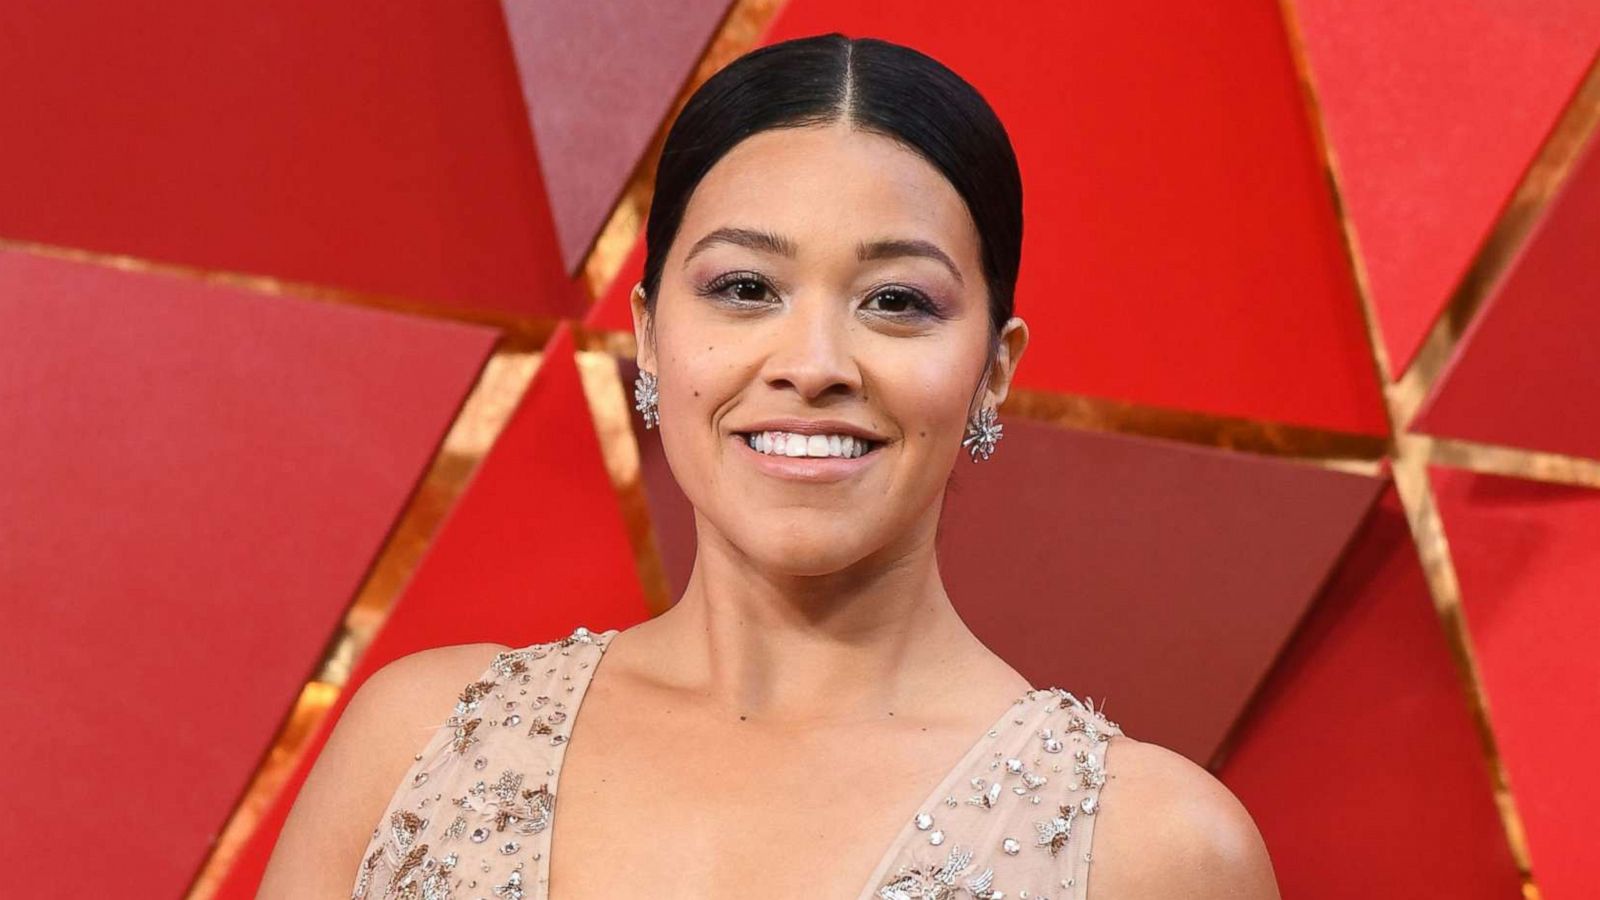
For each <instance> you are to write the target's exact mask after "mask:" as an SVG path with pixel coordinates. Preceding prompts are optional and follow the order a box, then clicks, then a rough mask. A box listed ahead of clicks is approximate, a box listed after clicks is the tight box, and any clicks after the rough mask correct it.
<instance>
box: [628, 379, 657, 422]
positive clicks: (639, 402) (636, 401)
mask: <svg viewBox="0 0 1600 900" xmlns="http://www.w3.org/2000/svg"><path fill="white" fill-rule="evenodd" d="M659 397H660V395H659V394H658V393H657V391H656V376H655V375H652V374H651V373H650V372H648V371H646V370H644V369H640V370H639V377H638V378H635V379H634V380H633V408H634V409H637V410H638V411H639V412H641V413H644V427H646V428H654V427H655V426H656V425H657V424H659V423H660V422H661V410H660V409H659V408H657V406H656V401H657V400H658V399H659Z"/></svg>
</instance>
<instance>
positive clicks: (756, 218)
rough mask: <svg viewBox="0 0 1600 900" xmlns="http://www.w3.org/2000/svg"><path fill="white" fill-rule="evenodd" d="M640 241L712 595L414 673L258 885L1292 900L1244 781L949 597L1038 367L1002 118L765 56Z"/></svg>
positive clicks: (342, 890) (871, 74)
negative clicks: (944, 549) (1167, 740)
mask: <svg viewBox="0 0 1600 900" xmlns="http://www.w3.org/2000/svg"><path fill="white" fill-rule="evenodd" d="M646 238H647V249H648V258H647V261H646V265H645V274H644V278H643V280H642V281H641V282H640V283H639V284H638V285H637V286H636V287H635V290H634V295H633V316H634V326H635V333H636V334H637V335H638V336H639V342H638V357H637V362H638V364H639V367H640V369H641V373H642V374H641V375H640V381H639V383H638V384H637V385H636V391H637V394H636V396H637V399H638V405H639V409H640V410H641V411H642V412H643V413H644V414H645V417H646V424H647V425H659V428H660V433H661V440H662V444H663V448H664V450H665V453H666V456H667V459H668V461H669V463H670V465H671V468H672V471H673V474H674V476H675V477H676V478H677V480H678V482H679V484H680V485H682V487H683V490H684V493H685V494H686V495H687V496H688V498H689V500H690V501H691V502H692V504H693V506H694V511H695V524H696V528H697V553H696V558H695V563H694V569H693V572H692V574H691V576H690V578H689V581H688V584H687V587H686V588H685V590H684V593H683V596H682V597H681V598H680V599H679V600H678V601H677V603H676V605H674V606H673V607H672V608H671V609H670V610H668V611H667V612H665V613H663V614H661V615H660V616H658V617H656V618H654V619H652V620H650V621H648V622H645V623H642V624H640V625H637V626H634V627H632V628H629V629H626V630H624V631H620V632H618V631H607V632H603V633H591V632H588V631H586V630H584V629H579V630H578V631H577V632H575V633H573V634H572V635H569V636H567V637H564V638H562V639H561V640H558V641H550V642H546V643H541V644H536V645H533V646H531V647H525V648H521V649H519V650H512V649H511V648H508V647H506V646H502V645H498V644H482V645H471V646H456V647H443V648H439V649H435V650H430V651H426V652H423V653H418V654H415V655H412V656H408V657H406V658H404V659H401V660H398V661H396V662H393V663H391V664H389V665H388V666H386V667H384V668H383V669H382V670H381V671H379V672H378V673H376V674H375V675H374V676H373V677H372V678H371V679H370V680H368V681H367V682H366V683H365V684H364V685H363V686H362V687H361V689H360V690H359V691H358V692H357V693H356V695H355V696H354V698H353V699H352V701H351V703H350V706H349V708H348V709H347V710H346V711H345V713H344V715H343V716H342V718H341V719H340V721H339V724H338V726H337V727H336V729H335V730H334V732H333V735H332V737H331V739H330V741H329V743H328V745H327V747H326V749H325V750H324V751H323V752H322V755H321V757H320V758H319V760H318V762H317V764H316V766H315V768H314V769H313V770H312V772H311V775H310V777H309V779H308V780H307V782H306V784H305V787H304V789H303V790H302V791H301V794H300V796H299V798H298V800H297V801H296V803H295V806H294V809H293V811H292V813H291V814H290V816H289V820H288V823H287V825H286V826H285V829H284V832H283V835H282V837H281V838H280V840H279V844H278V847H277V849H276V851H275V854H274V856H273V859H272V862H271V865H270V866H269V869H268V871H267V874H266V878H265V880H264V882H263V885H262V891H261V896H263V897H269V898H279V897H282V898H304V897H333V896H344V895H347V894H350V893H351V891H352V886H354V896H356V897H360V898H389V897H415V898H445V897H451V898H478V897H486V898H511V900H521V898H529V900H544V898H555V900H590V898H622V897H650V898H678V897H682V898H690V897H693V898H697V900H704V898H735V897H738V898H749V897H762V898H774V897H795V898H800V897H805V898H818V897H827V898H834V897H839V898H861V900H866V898H875V897H876V898H888V900H897V898H922V897H942V898H958V897H960V898H966V897H985V898H999V897H1008V898H1021V897H1028V898H1058V900H1060V898H1072V897H1077V898H1083V897H1085V896H1091V897H1093V898H1094V900H1122V898H1144V897H1162V898H1196V900H1199V898H1213V897H1214V898H1221V897H1229V898H1251V900H1255V898H1262V900H1265V898H1272V897H1276V896H1277V892H1276V888H1275V885H1274V881H1273V877H1272V873H1271V867H1270V864H1269V862H1268V859H1267V856H1266V852H1265V850H1264V848H1263V846H1262V843H1261V839H1260V836H1259V834H1258V833H1257V831H1256V829H1255V827H1254V825H1253V823H1252V822H1251V820H1250V817H1249V816H1248V814H1247V813H1246V812H1245V811H1244V809H1243V808H1242V807H1241V805H1240V804H1239V803H1238V801H1237V800H1236V799H1235V798H1234V797H1233V795H1232V794H1230V793H1229V792H1228V791H1227V789H1226V788H1224V787H1223V786H1222V785H1221V784H1220V783H1218V782H1217V781H1216V780H1215V779H1213V778H1212V777H1211V776H1210V775H1209V774H1207V773H1206V772H1205V771H1204V770H1203V769H1201V768H1200V767H1198V766H1196V765H1194V764H1193V763H1191V762H1189V761H1188V760H1186V759H1184V758H1183V757H1181V756H1179V755H1177V754H1176V753H1173V752H1171V751H1168V750H1165V749H1163V748H1161V747H1159V746H1157V745H1155V744H1151V743H1146V742H1141V741H1137V740H1134V739H1132V738H1129V737H1126V736H1124V735H1123V734H1122V732H1121V729H1120V728H1119V727H1118V726H1117V725H1116V723H1114V722H1111V721H1110V720H1108V719H1106V718H1105V716H1104V715H1102V714H1101V712H1100V711H1099V710H1097V709H1095V708H1094V707H1093V706H1092V705H1089V704H1086V703H1083V702H1080V701H1079V700H1078V698H1076V697H1074V696H1073V695H1072V694H1071V693H1069V692H1067V691H1064V690H1060V689H1057V688H1046V689H1035V688H1034V687H1033V686H1032V685H1030V684H1029V683H1028V682H1027V681H1026V680H1025V679H1024V678H1023V677H1022V676H1021V675H1019V674H1018V673H1017V672H1016V671H1015V670H1014V669H1013V668H1012V667H1011V666H1009V665H1007V664H1006V662H1005V661H1004V660H1002V659H1000V658H998V657H997V656H995V655H994V654H993V653H991V652H990V651H989V650H988V649H987V648H986V647H985V646H984V645H983V644H982V643H980V642H979V641H978V639H977V638H976V637H974V635H973V634H972V633H971V632H970V631H969V630H968V629H967V628H966V626H965V625H964V624H963V623H962V621H961V619H960V618H959V617H958V616H957V614H956V612H955V610H954V608H953V607H952V605H951V602H950V599H949V597H948V596H947V595H946V594H945V591H944V588H943V586H942V584H941V582H940V577H939V570H938V565H937V561H936V558H935V553H934V536H935V532H936V530H937V526H938V521H939V512H940V507H941V505H942V501H943V494H944V490H945V485H946V481H947V479H948V478H949V476H950V473H951V469H952V467H953V465H954V464H955V462H956V460H957V458H958V456H959V455H960V454H961V453H962V452H963V449H965V451H966V452H967V453H968V454H969V455H970V456H971V458H972V459H973V460H974V461H982V460H983V459H985V458H987V456H988V454H989V453H991V452H995V451H996V441H997V440H998V439H999V438H1000V435H1001V430H1000V428H999V426H998V424H997V423H996V422H995V421H994V418H993V411H994V410H995V408H996V407H997V406H998V405H999V404H1000V403H1001V402H1002V401H1003V400H1004V399H1005V396H1006V393H1007V390H1008V388H1009V385H1010V384H1011V380H1012V376H1013V375H1014V373H1015V371H1016V367H1017V364H1018V362H1019V361H1020V359H1021V357H1022V353H1023V350H1024V348H1025V347H1026V346H1027V343H1028V331H1027V327H1026V325H1025V324H1024V323H1023V321H1022V319H1020V318H1017V317H1014V316H1013V315H1012V292H1013V288H1014V285H1015V283H1016V276H1017V270H1018V265H1019V258H1020V253H1021V240H1022V188H1021V181H1020V176H1019V172H1018V168H1017V163H1016V159H1015V157H1014V155H1013V153H1012V150H1011V146H1010V143H1009V140H1008V139H1007V137H1006V134H1005V130H1004V128H1003V127H1002V126H1001V124H1000V122H999V120H998V119H997V118H996V117H995V115H994V113H993V111H992V110H991V109H990V108H989V106H988V105H987V104H986V103H985V102H984V101H983V99H982V98H981V97H980V96H979V95H978V94H977V92H976V91H975V90H974V89H973V88H972V87H971V86H970V85H968V84H967V83H966V82H964V81H962V80H961V79H960V78H959V77H958V76H956V75H955V74H954V73H952V72H951V71H949V70H948V69H946V68H945V67H944V66H942V65H940V64H939V63H937V62H935V61H934V60H932V59H930V58H928V57H927V56H924V55H922V54H920V53H917V52H916V51H913V50H910V49H907V48H905V47H901V46H897V45H894V44H891V43H886V42H883V41H878V40H872V39H865V38H863V39H857V40H850V39H847V38H845V37H844V36H842V35H839V34H830V35H823V36H817V37H811V38H806V39H802V40H795V41H789V42H786V43H781V44H776V45H773V46H769V47H766V48H763V49H759V50H756V51H754V52H752V53H749V54H747V55H746V56H744V57H743V58H741V59H739V60H738V61H736V62H734V63H733V64H732V65H730V66H728V67H727V68H725V69H723V70H722V71H721V72H719V73H718V74H717V75H715V76H714V77H712V78H711V79H710V80H709V81H707V82H706V84H705V85H704V86H703V87H701V88H700V89H699V90H698V91H697V92H696V93H695V95H694V96H693V98H692V99H691V100H690V102H689V103H688V105H687V106H686V107H685V109H684V110H683V112H682V114H681V115H680V116H679V118H678V119H677V121H676V122H675V123H674V125H673V127H672V129H671V132H670V134H669V136H668V139H667V142H666V145H665V148H664V150H663V153H662V157H661V161H660V167H659V171H658V175H657V181H656V191H655V198H654V203H653V205H652V207H651V210H650V218H649V223H648V226H647V232H646ZM602 654H603V656H602ZM602 659H603V660H604V665H603V666H602V665H600V663H601V661H602ZM580 704H581V709H582V717H581V722H582V727H581V728H575V725H576V724H577V722H578V721H580V719H579V717H578V716H577V712H578V710H579V708H580ZM441 723H443V725H442V727H441ZM557 797H559V798H560V803H559V804H557V803H556V799H557ZM558 809H559V811H560V815H559V816H556V815H555V812H556V810H558ZM557 823H559V825H560V828H559V831H557V829H556V828H555V825H556V824H557ZM558 833H559V835H560V839H559V841H555V840H553V839H554V836H555V835H556V834H558ZM1091 841H1092V851H1093V852H1092V854H1091V852H1090V850H1091ZM1091 860H1092V861H1093V873H1094V878H1093V882H1092V892H1091V887H1090V881H1089V877H1088V875H1089V865H1090V862H1091Z"/></svg>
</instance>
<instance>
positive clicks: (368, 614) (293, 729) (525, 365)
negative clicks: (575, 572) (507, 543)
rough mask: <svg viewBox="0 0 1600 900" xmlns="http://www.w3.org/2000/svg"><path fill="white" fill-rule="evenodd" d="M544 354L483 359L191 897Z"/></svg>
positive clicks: (215, 870) (246, 828) (516, 346)
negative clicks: (477, 372) (419, 479)
mask: <svg viewBox="0 0 1600 900" xmlns="http://www.w3.org/2000/svg"><path fill="white" fill-rule="evenodd" d="M542 360H543V352H542V351H541V350H540V349H538V345H537V344H536V343H534V342H533V341H531V340H527V339H523V338H518V337H515V336H512V337H508V338H505V339H503V340H502V341H501V343H500V345H499V346H498V347H497V348H496V350H495V352H494V354H493V356H491V357H490V359H489V360H488V362H487V363H486V364H485V365H484V367H483V371H482V372H481V373H479V376H478V381H477V384H475V385H474V386H473V388H472V391H471V392H470V393H469V394H468V396H467V399H466V401H465V402H464V403H463V404H462V406H461V410H460V412H459V413H458V414H457V415H456V419H455V422H454V423H453V424H452V425H451V426H450V430H449V432H448V434H447V435H446V436H445V439H444V441H443V443H441V444H440V446H439V449H438V452H437V453H436V454H435V455H434V458H433V461H432V462H431V463H430V464H429V466H428V469H427V472H426V474H424V475H423V477H422V480H421V481H420V482H419V484H418V486H417V488H416V490H415V491H414V492H413V493H412V495H411V498H410V500H409V501H408V502H407V504H406V507H405V509H404V510H403V511H402V512H401V514H400V516H399V518H398V519H397V520H396V522H395V526H394V529H393V530H392V531H391V532H390V533H389V536H388V539H387V540H386V541H385V543H384V546H383V548H382V550H381V551H380V552H379V553H378V555H377V558H376V559H375V561H374V563H373V566H372V568H371V569H370V570H369V571H368V573H367V576H366V578H365V579H364V580H363V582H362V585H361V588H360V590H359V591H358V592H357V594H356V598H355V600H354V602H353V603H351V605H350V607H349V608H348V610H347V611H346V612H345V616H344V621H343V622H342V624H341V625H340V627H339V630H338V632H337V633H335V634H334V635H333V636H332V639H331V640H330V641H329V643H328V645H327V649H326V650H325V651H324V652H323V655H322V660H321V662H320V663H319V665H318V669H317V675H316V677H315V678H314V679H313V680H312V681H311V682H309V683H308V684H307V685H306V686H305V688H304V690H302V691H301V694H300V698H299V700H298V701H297V702H296V703H295V706H294V709H293V710H291V711H290V713H289V716H288V718H287V719H285V721H284V723H283V725H282V726H281V727H280V728H279V730H278V734H277V736H276V737H275V738H274V739H273V742H272V746H271V748H270V749H269V750H268V751H267V753H266V755H265V756H264V757H263V759H262V761H261V764H260V765H259V766H258V767H257V769H256V773H255V776H254V777H253V778H252V779H251V781H250V784H249V786H248V787H247V788H246V789H245V791H244V794H243V795H242V797H241V798H240V800H239V803H238V805H237V806H236V807H235V809H234V811H233V814H232V815H231V816H230V817H229V819H228V822H227V824H226V825H225V826H224V827H223V830H222V833H221V835H220V836H219V837H218V839H217V842H216V844H215V846H214V847H213V849H212V852H211V854H210V856H209V857H208V858H207V860H206V862H205V864H204V866H202V868H201V870H200V872H199V874H198V875H197V876H196V878H195V881H194V884H193V885H192V886H191V887H190V889H189V892H188V895H187V897H188V900H209V898H210V897H212V896H213V895H215V893H216V891H217V889H218V888H219V887H220V886H221V884H222V881H223V879H224V878H225V877H226V876H227V873H228V869H229V868H230V867H231V866H232V864H233V861H234V859H235V858H237V856H238V854H239V851H240V850H241V849H242V848H243V847H244V845H245V844H246V843H247V842H248V841H249V840H250V835H251V834H252V833H253V832H254V831H255V828H256V824H257V823H258V822H259V821H260V820H261V816H262V815H263V814H265V812H266V811H267V810H268V809H269V808H270V807H271V806H272V803H273V802H274V800H275V799H276V797H277V796H278V793H279V792H280V791H281V790H282V788H283V785H284V784H285V782H286V781H287V780H288V778H289V776H290V775H291V774H292V773H293V772H294V770H295V767H296V766H298V765H299V763H300V760H301V757H302V756H303V755H304V752H305V750H306V741H307V740H308V739H309V738H310V737H311V735H313V734H315V733H316V730H317V727H318V725H319V724H320V723H321V722H322V720H323V719H324V718H325V717H326V716H327V714H328V712H329V711H330V710H331V709H332V707H333V704H334V702H335V701H336V700H337V699H338V696H339V692H340V691H341V690H343V688H344V686H345V685H346V683H347V682H348V681H349V678H350V673H351V671H352V670H353V669H354V667H355V665H356V663H357V661H358V660H360V658H361V655H362V653H363V652H365V651H366V649H367V647H368V645H369V644H371V643H372V639H373V637H374V636H375V635H376V634H377V633H378V630H379V629H380V628H382V627H383V624H384V623H385V622H386V621H387V620H388V618H389V613H390V612H391V611H392V609H393V608H394V604H395V601H396V600H397V599H399V596H400V592H401V590H402V589H404V587H405V585H406V584H407V583H408V582H410V580H411V577H412V575H413V574H415V572H416V570H417V566H418V565H419V564H420V563H421V561H422V558H423V556H424V555H425V554H426V553H427V549H428V547H429V545H430V544H431V543H432V542H433V538H434V536H435V534H436V533H437V532H438V529H439V526H440V525H441V524H442V523H443V522H444V520H445V518H446V517H447V516H448V514H449V512H450V510H451V508H453V507H454V506H455V503H456V501H457V499H459V497H460V496H461V494H462V492H463V491H464V490H465V489H466V487H467V484H468V483H469V482H470V481H471V479H472V475H473V473H474V472H476V471H477V468H478V466H479V465H480V464H481V463H482V462H483V459H484V457H485V456H487V455H488V452H489V450H490V449H491V448H492V447H493V446H494V443H495V441H496V440H497V439H498V438H499V436H500V433H501V431H503V430H504V428H505V425H506V423H507V421H509V420H510V418H511V414H512V412H513V411H514V410H515V409H516V408H517V405H518V404H519V403H520V402H521V401H522V396H523V394H524V393H526V392H527V389H528V386H529V384H530V383H532V381H533V377H534V375H535V374H536V373H537V372H538V370H539V365H540V363H541V362H542Z"/></svg>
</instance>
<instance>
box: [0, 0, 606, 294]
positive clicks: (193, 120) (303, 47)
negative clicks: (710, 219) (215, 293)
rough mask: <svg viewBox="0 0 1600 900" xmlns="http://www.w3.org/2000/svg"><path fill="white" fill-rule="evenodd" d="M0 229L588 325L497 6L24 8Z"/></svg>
mask: <svg viewBox="0 0 1600 900" xmlns="http://www.w3.org/2000/svg"><path fill="white" fill-rule="evenodd" d="M0 46H4V47H5V50H4V52H0V84H3V85H6V86H7V88H6V90H5V91H4V94H3V98H4V99H3V100H0V117H3V120H4V122H5V137H4V139H3V140H0V172H4V173H5V190H3V191H0V237H5V238H11V239H17V240H27V241H39V242H43V243H47V244H56V245H64V246H70V247H81V248H87V249H91V250H96V251H103V252H111V253H119V254H130V255H134V256H138V257H142V258H146V259H152V260H159V261H164V262H175V263H184V264H189V265H194V266H199V267H201V268H206V269H221V270H226V271H236V272H249V273H257V274H263V275H270V276H275V277H278V278H285V279H290V280H296V281H306V282H312V283H316V284H323V285H335V286H340V287H344V288H351V289H355V290H360V291H371V292H377V293H382V294H394V295H400V296H404V297H408V298H413V299H416V300H422V301H426V302H430V303H435V304H439V305H442V306H449V307H453V308H457V309H473V310H488V311H497V312H502V313H515V314H549V315H557V314H569V315H571V314H577V313H578V312H580V311H581V310H582V309H583V307H584V299H583V292H582V289H581V287H580V286H579V285H576V284H574V283H573V282H572V281H571V280H570V279H569V278H568V277H567V275H566V269H565V267H564V266H563V265H562V262H561V255H560V252H559V249H558V245H557V242H556V237H555V230H554V226H553V224H552V222H551V219H550V212H549V208H548V202H547V200H546V198H545V195H544V186H543V183H542V182H541V180H540V177H539V160H538V156H537V154H536V152H535V150H534V144H533V138H532V136H531V135H530V134H529V131H528V120H527V115H526V109H525V107H524V106H523V104H522V100H521V96H520V92H519V88H518V80H517V71H516V65H515V62H514V60H513V57H512V53H511V44H510V40H509V39H508V37H507V35H506V29H505V22H504V19H503V18H502V16H501V14H500V7H499V4H497V3H493V2H489V0H477V2H468V3H387V2H380V0H357V2H339V3H253V4H243V5H229V6H228V7H221V6H218V5H217V4H215V3H209V2H204V0H171V2H164V3H161V4H159V5H157V6H155V7H151V6H148V5H142V4H125V3H89V4H84V3H58V2H54V0H18V2H10V3H6V4H5V5H4V8H3V11H0Z"/></svg>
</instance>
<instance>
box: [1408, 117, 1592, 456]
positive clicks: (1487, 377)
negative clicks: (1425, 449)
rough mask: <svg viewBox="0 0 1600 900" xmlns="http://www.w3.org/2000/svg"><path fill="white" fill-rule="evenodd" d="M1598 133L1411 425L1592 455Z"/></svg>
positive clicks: (1447, 434)
mask: <svg viewBox="0 0 1600 900" xmlns="http://www.w3.org/2000/svg"><path fill="white" fill-rule="evenodd" d="M1596 248H1600V131H1596V132H1595V133H1594V134H1591V135H1590V138H1589V143H1588V147H1587V149H1586V150H1585V151H1584V155H1583V157H1582V158H1581V159H1580V160H1579V161H1578V162H1577V163H1576V165H1575V168H1574V170H1573V171H1572V173H1571V175H1570V177H1569V178H1568V180H1567V183H1566V185H1565V187H1564V188H1563V189H1562V192H1561V193H1560V194H1559V195H1558V196H1557V197H1556V198H1555V199H1553V200H1552V201H1551V202H1550V206H1549V208H1548V209H1547V210H1546V211H1545V216H1544V219H1543V220H1542V221H1541V222H1540V223H1539V226H1538V227H1537V228H1536V229H1535V230H1534V232H1533V233H1532V234H1531V235H1529V237H1528V243H1527V244H1526V245H1525V246H1524V248H1523V250H1522V252H1521V253H1520V254H1519V255H1518V257H1517V259H1516V260H1515V261H1514V262H1513V263H1512V268H1511V270H1510V271H1509V272H1508V273H1507V274H1506V276H1505V278H1504V279H1503V280H1502V281H1501V282H1500V284H1499V286H1498V287H1497V289H1496V292H1495V294H1494V295H1493V297H1492V298H1491V300H1490V303H1489V306H1488V307H1487V308H1486V309H1484V310H1483V311H1481V312H1480V313H1479V315H1478V317H1477V318H1476V319H1474V320H1473V322H1472V324H1471V325H1470V326H1469V327H1468V329H1467V331H1466V333H1465V334H1463V335H1462V337H1461V342H1460V344H1459V345H1458V346H1457V347H1456V353H1455V356H1454V357H1453V358H1452V359H1451V361H1450V364H1449V367H1448V368H1447V369H1446V370H1445V371H1444V373H1442V374H1441V375H1440V376H1439V380H1438V382H1437V383H1436V386H1435V388H1434V391H1433V395H1432V397H1431V398H1430V399H1429V401H1428V403H1427V405H1426V406H1425V407H1424V408H1423V409H1422V411H1421V412H1420V413H1419V414H1418V416H1417V419H1416V424H1415V428H1416V429H1417V430H1419V431H1425V432H1427V433H1429V434H1436V435H1442V436H1445V437H1454V438H1466V439H1468V440H1473V441H1481V442H1483V443H1486V444H1500V445H1504V446H1510V447H1526V448H1530V449H1535V450H1547V451H1553V452H1556V453H1565V454H1569V455H1572V456H1584V457H1589V458H1591V459H1600V353H1596V351H1595V336H1596V335H1600V254H1597V253H1596Z"/></svg>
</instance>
